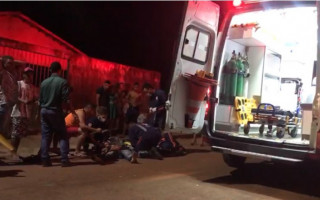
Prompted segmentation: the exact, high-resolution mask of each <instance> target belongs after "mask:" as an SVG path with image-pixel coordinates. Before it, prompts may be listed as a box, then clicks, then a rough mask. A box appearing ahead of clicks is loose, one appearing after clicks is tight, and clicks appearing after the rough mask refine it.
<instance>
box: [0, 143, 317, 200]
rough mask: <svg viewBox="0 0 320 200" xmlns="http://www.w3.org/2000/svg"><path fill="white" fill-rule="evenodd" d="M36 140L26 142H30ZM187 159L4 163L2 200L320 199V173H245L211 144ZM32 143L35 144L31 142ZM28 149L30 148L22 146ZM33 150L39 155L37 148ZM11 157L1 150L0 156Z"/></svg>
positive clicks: (264, 169)
mask: <svg viewBox="0 0 320 200" xmlns="http://www.w3.org/2000/svg"><path fill="white" fill-rule="evenodd" d="M31 140H32V139H28V140H26V141H27V142H26V141H25V142H24V146H25V145H26V143H29V144H28V145H30V141H31ZM179 140H180V142H182V143H183V144H184V146H185V147H187V148H188V149H189V152H190V153H189V154H188V155H186V156H183V157H175V158H165V159H164V160H162V161H160V160H152V159H139V164H130V163H129V162H128V161H126V160H119V161H117V162H115V163H108V164H105V165H99V164H97V163H94V162H93V161H92V160H90V159H80V158H76V159H75V158H74V159H72V162H73V163H75V164H76V165H75V166H73V167H70V168H61V167H60V164H59V162H56V163H54V166H53V167H50V168H43V167H41V166H39V165H10V166H8V165H4V164H3V163H2V164H1V165H0V199H1V200H13V199H14V200H20V199H21V200H38V199H39V200H56V199H57V200H70V199H76V200H100V199H101V200H108V199H115V200H117V199H121V200H122V199H134V200H140V199H141V200H142V199H146V200H150V199H160V200H162V199H170V200H172V199H175V200H180V199H181V200H189V199H213V200H214V199H237V200H238V199H245V200H247V199H250V200H251V199H290V200H294V199H299V200H302V199H319V197H320V188H319V178H320V175H319V174H320V173H319V171H320V169H312V168H311V167H309V166H308V167H295V166H286V165H273V164H270V163H257V161H253V160H251V161H250V160H249V163H248V164H246V165H245V167H244V168H243V169H234V168H230V167H228V166H226V165H225V164H224V162H223V160H222V156H221V154H218V153H214V152H211V151H210V148H209V146H206V147H200V146H199V145H195V146H191V145H190V142H191V140H190V139H179ZM31 143H32V142H31ZM22 149H23V150H26V147H22ZM32 151H36V149H33V150H32ZM1 153H2V155H3V154H4V153H5V152H4V149H2V148H0V156H1Z"/></svg>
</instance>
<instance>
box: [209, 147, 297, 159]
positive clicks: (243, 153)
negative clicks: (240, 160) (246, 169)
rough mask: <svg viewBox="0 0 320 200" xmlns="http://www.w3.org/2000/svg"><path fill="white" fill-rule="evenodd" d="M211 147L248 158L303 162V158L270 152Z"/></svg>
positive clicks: (214, 149) (217, 150)
mask: <svg viewBox="0 0 320 200" xmlns="http://www.w3.org/2000/svg"><path fill="white" fill-rule="evenodd" d="M211 149H212V150H213V151H216V152H220V153H224V154H231V155H236V156H242V157H247V158H257V159H261V160H265V161H285V162H291V163H300V162H303V160H301V159H295V158H286V157H281V156H274V155H268V154H262V153H254V152H249V151H242V150H235V149H231V148H225V147H219V146H211Z"/></svg>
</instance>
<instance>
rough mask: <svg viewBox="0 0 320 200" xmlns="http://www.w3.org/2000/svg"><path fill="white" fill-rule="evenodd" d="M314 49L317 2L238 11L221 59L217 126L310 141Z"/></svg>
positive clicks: (283, 139) (247, 134) (248, 135)
mask: <svg viewBox="0 0 320 200" xmlns="http://www.w3.org/2000/svg"><path fill="white" fill-rule="evenodd" d="M316 52H317V11H316V8H315V7H299V8H288V9H276V10H265V11H255V12H250V13H243V14H238V15H236V16H234V17H233V18H232V21H231V25H230V27H229V31H228V36H227V38H226V42H225V47H224V52H223V56H222V60H221V66H220V69H221V74H220V75H219V76H220V78H219V89H218V90H219V91H218V93H219V104H218V105H217V109H216V116H215V120H216V121H215V130H216V131H219V132H223V133H226V134H231V135H234V136H238V137H246V138H252V139H258V140H268V141H274V142H284V143H293V144H302V145H309V143H310V140H312V136H311V135H310V133H311V119H312V103H313V98H314V94H315V81H316V80H315V61H316V59H317V55H316ZM259 105H260V106H259ZM241 115H242V116H241Z"/></svg>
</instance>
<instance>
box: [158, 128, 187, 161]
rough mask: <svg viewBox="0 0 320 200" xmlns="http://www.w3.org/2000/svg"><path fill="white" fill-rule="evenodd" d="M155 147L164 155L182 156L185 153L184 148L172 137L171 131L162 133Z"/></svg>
mask: <svg viewBox="0 0 320 200" xmlns="http://www.w3.org/2000/svg"><path fill="white" fill-rule="evenodd" d="M157 149H158V151H159V152H160V153H161V154H162V155H164V156H182V155H185V154H186V149H185V148H184V147H183V146H181V145H180V144H179V142H178V141H176V140H175V139H173V137H172V135H171V133H165V134H163V136H162V137H161V139H160V141H159V143H158V145H157Z"/></svg>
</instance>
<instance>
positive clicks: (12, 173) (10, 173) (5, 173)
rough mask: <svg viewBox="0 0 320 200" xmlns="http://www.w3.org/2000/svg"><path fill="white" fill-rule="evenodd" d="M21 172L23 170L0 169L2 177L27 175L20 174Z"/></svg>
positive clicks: (0, 176)
mask: <svg viewBox="0 0 320 200" xmlns="http://www.w3.org/2000/svg"><path fill="white" fill-rule="evenodd" d="M20 172H23V171H22V170H4V171H2V170H0V178H4V177H25V176H21V175H19V173H20Z"/></svg>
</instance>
